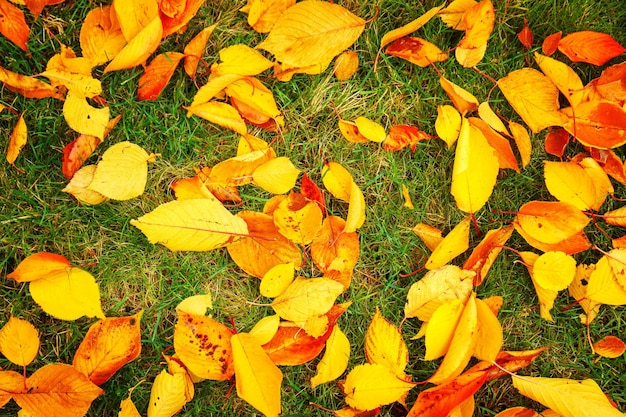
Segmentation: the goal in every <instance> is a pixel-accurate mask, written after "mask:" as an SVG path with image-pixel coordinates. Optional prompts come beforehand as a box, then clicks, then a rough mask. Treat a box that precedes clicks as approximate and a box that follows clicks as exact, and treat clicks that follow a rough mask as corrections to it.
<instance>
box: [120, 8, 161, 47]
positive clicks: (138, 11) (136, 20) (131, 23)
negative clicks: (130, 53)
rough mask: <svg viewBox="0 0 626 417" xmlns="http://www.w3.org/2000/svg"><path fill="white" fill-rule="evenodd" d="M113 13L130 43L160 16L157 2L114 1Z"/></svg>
mask: <svg viewBox="0 0 626 417" xmlns="http://www.w3.org/2000/svg"><path fill="white" fill-rule="evenodd" d="M113 11H114V12H115V15H116V17H117V20H118V22H119V25H120V27H121V29H122V33H124V38H126V40H127V41H130V40H131V39H133V38H134V37H135V36H137V35H138V34H139V32H141V31H142V30H143V29H144V28H145V27H146V26H148V25H149V24H150V22H151V21H153V20H154V19H155V18H157V17H158V15H159V5H158V4H157V0H113Z"/></svg>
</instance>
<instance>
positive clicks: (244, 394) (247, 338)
mask: <svg viewBox="0 0 626 417" xmlns="http://www.w3.org/2000/svg"><path fill="white" fill-rule="evenodd" d="M231 344H232V348H233V360H234V363H235V382H236V386H237V395H238V396H239V398H241V399H243V400H245V401H247V402H248V403H249V404H250V405H252V406H253V407H254V408H256V409H257V410H259V411H260V412H262V413H263V414H265V416H267V417H275V416H278V415H279V414H280V408H281V407H280V385H281V383H282V380H283V373H282V372H281V371H280V369H278V367H277V366H276V365H274V363H273V362H272V361H271V360H270V358H269V357H268V356H267V353H265V351H264V350H263V348H261V345H259V343H257V341H256V339H255V338H254V336H251V335H249V334H247V333H238V334H235V335H233V337H232V338H231Z"/></svg>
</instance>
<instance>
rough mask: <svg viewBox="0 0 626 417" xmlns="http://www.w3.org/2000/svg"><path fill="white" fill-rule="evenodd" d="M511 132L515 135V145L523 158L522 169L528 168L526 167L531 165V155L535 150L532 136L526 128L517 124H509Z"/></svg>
mask: <svg viewBox="0 0 626 417" xmlns="http://www.w3.org/2000/svg"><path fill="white" fill-rule="evenodd" d="M509 130H510V131H511V134H512V135H513V139H514V140H515V145H517V150H518V151H519V154H520V156H521V158H522V167H526V165H528V164H529V163H530V155H531V154H532V150H533V145H532V142H531V141H530V135H529V134H528V131H527V130H526V128H525V127H524V126H522V125H520V124H519V123H515V122H509Z"/></svg>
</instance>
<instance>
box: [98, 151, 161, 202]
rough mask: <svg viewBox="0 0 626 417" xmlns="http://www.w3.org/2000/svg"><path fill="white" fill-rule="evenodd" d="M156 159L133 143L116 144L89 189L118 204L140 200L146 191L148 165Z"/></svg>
mask: <svg viewBox="0 0 626 417" xmlns="http://www.w3.org/2000/svg"><path fill="white" fill-rule="evenodd" d="M154 159H155V155H154V154H150V155H149V154H148V153H147V152H146V151H145V150H143V149H142V148H141V147H140V146H138V145H135V144H134V143H131V142H119V143H116V144H115V145H113V146H111V147H110V148H109V149H107V150H106V151H105V152H104V154H103V155H102V159H101V160H100V162H99V163H98V165H97V167H96V172H95V173H94V177H93V180H92V181H91V184H89V186H88V187H87V188H88V189H89V190H92V191H96V192H98V193H100V194H102V195H103V196H105V197H108V198H112V199H115V200H130V199H131V198H135V197H138V196H140V195H141V194H142V193H143V191H144V189H145V187H146V181H147V178H148V162H153V161H154Z"/></svg>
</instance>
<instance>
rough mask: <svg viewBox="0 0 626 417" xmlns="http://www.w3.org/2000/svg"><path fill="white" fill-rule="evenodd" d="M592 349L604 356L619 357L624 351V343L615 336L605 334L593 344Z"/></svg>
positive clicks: (625, 345) (625, 350)
mask: <svg viewBox="0 0 626 417" xmlns="http://www.w3.org/2000/svg"><path fill="white" fill-rule="evenodd" d="M593 350H594V351H595V352H596V353H597V354H598V355H600V356H603V357H605V358H619V357H620V356H622V355H623V354H624V352H626V344H625V343H624V342H623V341H622V340H621V339H620V338H619V337H615V336H605V337H604V338H602V339H601V340H598V341H597V342H596V343H594V344H593Z"/></svg>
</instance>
